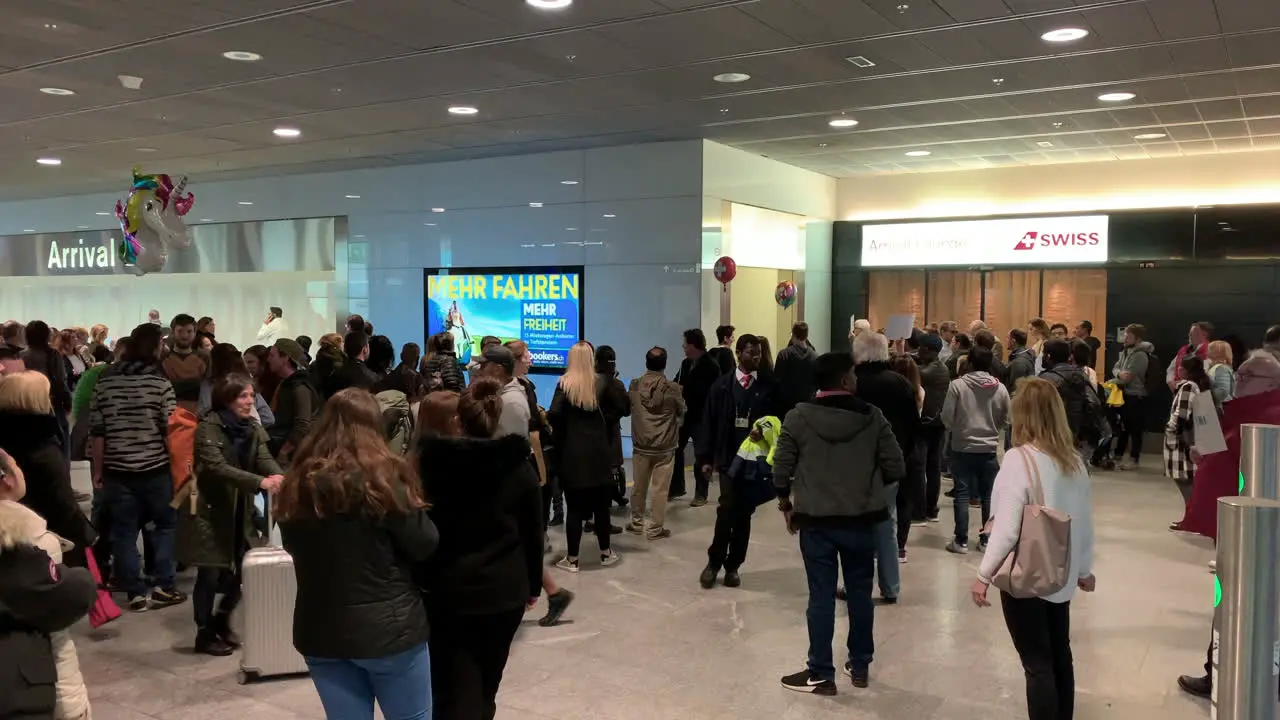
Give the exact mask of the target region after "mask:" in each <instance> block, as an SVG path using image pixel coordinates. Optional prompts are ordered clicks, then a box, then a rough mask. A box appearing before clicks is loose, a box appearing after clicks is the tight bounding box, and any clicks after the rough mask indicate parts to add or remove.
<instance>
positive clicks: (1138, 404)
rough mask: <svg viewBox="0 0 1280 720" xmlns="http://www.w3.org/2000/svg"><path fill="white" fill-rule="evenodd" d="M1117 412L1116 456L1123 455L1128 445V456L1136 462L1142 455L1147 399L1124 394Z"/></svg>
mask: <svg viewBox="0 0 1280 720" xmlns="http://www.w3.org/2000/svg"><path fill="white" fill-rule="evenodd" d="M1119 414H1120V429H1119V431H1117V432H1116V433H1115V436H1116V457H1117V458H1119V457H1121V456H1123V455H1124V451H1125V448H1126V447H1128V449H1129V457H1131V458H1133V460H1134V462H1137V461H1138V458H1139V457H1141V455H1142V436H1143V434H1144V433H1145V432H1146V428H1145V427H1144V425H1145V423H1146V419H1147V399H1146V398H1145V397H1138V396H1137V395H1129V394H1126V395H1125V396H1124V405H1121V406H1120V413H1119Z"/></svg>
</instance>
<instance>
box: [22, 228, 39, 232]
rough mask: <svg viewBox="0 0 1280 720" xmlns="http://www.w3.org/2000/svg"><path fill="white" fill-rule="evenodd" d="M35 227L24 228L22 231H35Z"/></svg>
mask: <svg viewBox="0 0 1280 720" xmlns="http://www.w3.org/2000/svg"><path fill="white" fill-rule="evenodd" d="M35 231H36V229H35V228H24V229H23V231H22V232H35Z"/></svg>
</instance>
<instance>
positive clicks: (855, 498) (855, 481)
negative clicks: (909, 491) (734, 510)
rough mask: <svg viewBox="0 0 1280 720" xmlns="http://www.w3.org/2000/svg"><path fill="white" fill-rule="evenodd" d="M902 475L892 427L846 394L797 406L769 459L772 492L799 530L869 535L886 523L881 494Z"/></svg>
mask: <svg viewBox="0 0 1280 720" xmlns="http://www.w3.org/2000/svg"><path fill="white" fill-rule="evenodd" d="M911 407H912V409H913V410H914V408H915V403H914V402H912V405H911ZM906 475H907V465H906V462H905V461H904V460H903V455H902V450H901V448H899V446H898V441H897V438H895V437H894V434H893V429H892V427H890V424H889V421H888V420H887V419H885V416H884V415H883V414H882V413H881V412H880V410H878V409H877V408H876V407H875V406H873V405H871V404H869V403H867V402H865V401H863V400H860V399H858V398H856V397H853V396H851V395H849V394H847V393H837V394H832V395H827V396H824V397H820V398H816V399H814V400H812V401H810V402H804V403H800V404H799V405H797V406H796V409H795V410H793V411H792V412H791V413H789V414H788V415H787V419H786V420H785V421H783V423H782V433H781V434H780V435H779V436H778V444H777V447H776V448H774V452H773V482H774V486H775V487H776V488H777V489H778V497H779V498H788V497H790V498H791V502H792V505H793V508H794V513H795V514H794V515H793V519H794V520H795V522H796V524H797V525H799V526H800V527H806V526H809V527H815V526H825V527H833V526H834V527H850V526H853V527H865V528H870V527H871V526H873V525H875V524H876V523H879V522H882V521H884V520H887V519H888V518H889V504H888V498H887V496H886V494H885V486H886V485H891V484H893V483H896V482H898V481H899V480H902V479H903V478H905V477H906Z"/></svg>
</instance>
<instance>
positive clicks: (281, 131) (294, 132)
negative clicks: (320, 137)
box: [271, 127, 302, 138]
mask: <svg viewBox="0 0 1280 720" xmlns="http://www.w3.org/2000/svg"><path fill="white" fill-rule="evenodd" d="M271 134H273V135H275V136H276V137H282V138H296V137H298V136H299V135H301V134H302V131H301V130H299V129H298V128H295V127H278V128H276V129H275V130H272V131H271Z"/></svg>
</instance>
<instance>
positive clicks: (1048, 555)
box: [986, 447, 1075, 598]
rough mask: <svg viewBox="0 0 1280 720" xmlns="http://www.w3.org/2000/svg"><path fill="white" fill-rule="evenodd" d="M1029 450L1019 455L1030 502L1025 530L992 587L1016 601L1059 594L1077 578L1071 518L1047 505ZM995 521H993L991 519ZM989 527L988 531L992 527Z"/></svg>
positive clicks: (1024, 511) (1024, 510)
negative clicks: (1072, 562) (1075, 576)
mask: <svg viewBox="0 0 1280 720" xmlns="http://www.w3.org/2000/svg"><path fill="white" fill-rule="evenodd" d="M1030 454H1031V449H1030V448H1025V447H1024V448H1020V452H1019V453H1018V455H1019V456H1020V457H1021V458H1022V464H1023V466H1024V467H1026V469H1027V477H1028V479H1029V483H1030V485H1031V487H1030V491H1031V502H1030V503H1028V504H1026V505H1025V506H1023V508H1022V529H1021V530H1020V531H1019V533H1018V544H1017V545H1015V546H1014V548H1013V552H1011V553H1009V555H1008V557H1006V558H1005V559H1004V562H1003V563H1001V564H1000V569H999V570H997V571H996V573H995V577H993V578H991V584H992V585H995V586H996V587H997V588H999V589H1000V590H1003V591H1004V592H1007V593H1009V594H1010V595H1012V596H1013V597H1015V598H1044V597H1048V596H1050V595H1053V594H1055V593H1057V592H1060V591H1061V590H1062V589H1063V588H1065V587H1067V585H1068V584H1069V583H1071V582H1074V581H1075V578H1072V577H1068V573H1069V572H1070V570H1071V516H1070V515H1068V514H1066V513H1064V512H1062V511H1061V510H1054V509H1053V508H1051V507H1047V506H1046V505H1045V504H1044V486H1043V485H1041V483H1040V467H1039V465H1038V463H1036V462H1035V461H1034V460H1032V459H1031V458H1030V457H1029V456H1030ZM992 521H993V522H994V518H993V519H992ZM992 524H993V523H988V524H987V528H986V530H987V532H990V531H991V525H992Z"/></svg>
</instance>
